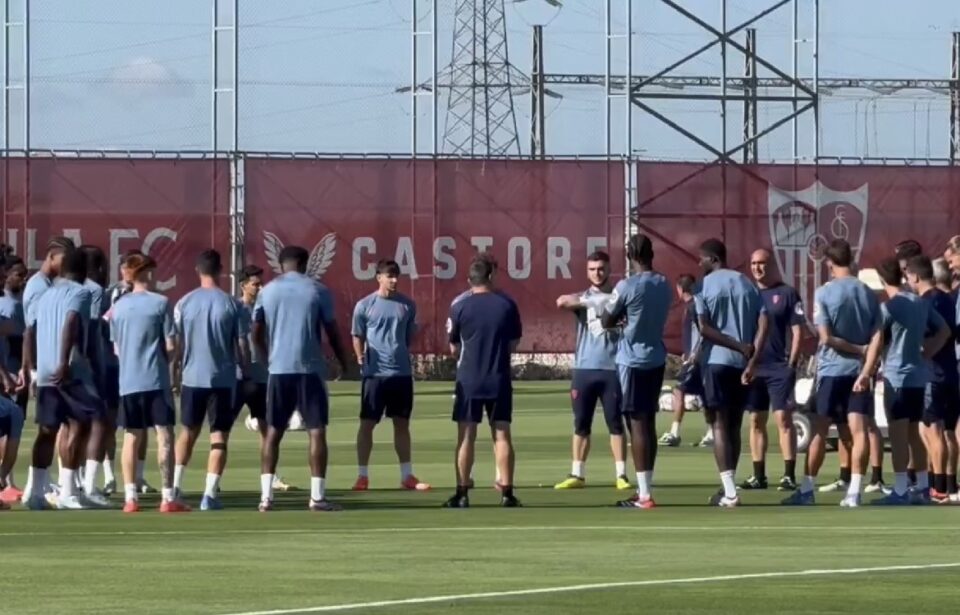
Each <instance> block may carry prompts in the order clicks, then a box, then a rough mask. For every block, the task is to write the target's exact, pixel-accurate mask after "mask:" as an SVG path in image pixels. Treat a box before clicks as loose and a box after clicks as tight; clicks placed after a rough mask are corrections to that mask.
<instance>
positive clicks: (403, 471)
mask: <svg viewBox="0 0 960 615" xmlns="http://www.w3.org/2000/svg"><path fill="white" fill-rule="evenodd" d="M412 475H413V464H412V463H410V462H409V461H408V462H407V463H401V464H400V480H402V481H403V480H407V477H408V476H412Z"/></svg>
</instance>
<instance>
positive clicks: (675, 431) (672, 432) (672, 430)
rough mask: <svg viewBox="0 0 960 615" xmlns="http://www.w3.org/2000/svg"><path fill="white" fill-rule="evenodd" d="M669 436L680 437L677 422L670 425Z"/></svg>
mask: <svg viewBox="0 0 960 615" xmlns="http://www.w3.org/2000/svg"><path fill="white" fill-rule="evenodd" d="M670 435H671V436H673V437H677V436H679V435H680V423H678V422H677V421H674V422H673V423H671V424H670Z"/></svg>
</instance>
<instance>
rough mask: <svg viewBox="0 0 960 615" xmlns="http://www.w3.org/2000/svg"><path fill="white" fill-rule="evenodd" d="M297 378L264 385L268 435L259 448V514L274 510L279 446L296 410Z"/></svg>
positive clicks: (275, 378)
mask: <svg viewBox="0 0 960 615" xmlns="http://www.w3.org/2000/svg"><path fill="white" fill-rule="evenodd" d="M296 387H297V382H296V376H295V375H290V374H271V375H270V377H269V379H268V381H267V414H266V424H267V432H266V434H264V436H263V442H262V444H261V446H260V506H259V509H260V512H266V511H268V510H271V509H272V508H273V480H274V478H275V476H276V471H277V463H278V461H279V460H280V442H281V440H283V435H284V433H286V431H287V426H288V425H289V424H290V417H291V416H292V415H293V411H294V409H296V407H297V397H298V396H297V389H296Z"/></svg>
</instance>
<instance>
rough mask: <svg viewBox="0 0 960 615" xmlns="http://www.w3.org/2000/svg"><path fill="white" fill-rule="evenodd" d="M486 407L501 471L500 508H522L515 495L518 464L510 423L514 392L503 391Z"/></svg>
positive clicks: (509, 390)
mask: <svg viewBox="0 0 960 615" xmlns="http://www.w3.org/2000/svg"><path fill="white" fill-rule="evenodd" d="M486 406H487V408H486V409H487V414H488V416H489V419H490V429H491V431H492V432H493V442H494V451H495V455H494V460H495V461H496V464H497V468H498V469H499V470H500V484H501V486H502V490H501V492H500V493H501V494H502V497H501V498H500V506H503V507H505V508H514V507H517V506H520V501H519V500H518V499H517V498H516V496H515V495H514V494H513V479H514V472H515V470H516V463H517V460H516V454H515V452H514V450H513V436H512V434H511V431H510V423H512V422H513V390H512V389H509V388H508V389H504V390H501V391H500V394H499V395H498V396H497V398H496V399H495V400H492V403H490V402H488V403H487V404H486Z"/></svg>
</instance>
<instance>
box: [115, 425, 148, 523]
mask: <svg viewBox="0 0 960 615" xmlns="http://www.w3.org/2000/svg"><path fill="white" fill-rule="evenodd" d="M144 433H145V430H144V429H142V428H139V429H137V428H133V427H127V428H126V430H125V432H124V435H123V447H122V448H121V450H120V470H121V474H122V475H123V499H124V503H123V512H125V513H135V512H140V503H139V489H137V461H138V460H139V459H138V452H139V451H140V441H141V440H143V437H144Z"/></svg>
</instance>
